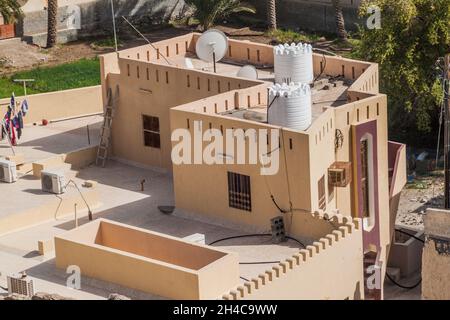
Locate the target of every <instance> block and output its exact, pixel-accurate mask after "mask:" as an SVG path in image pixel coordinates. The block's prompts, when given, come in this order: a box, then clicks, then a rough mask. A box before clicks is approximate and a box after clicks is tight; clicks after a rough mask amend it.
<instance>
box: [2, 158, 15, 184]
mask: <svg viewBox="0 0 450 320" xmlns="http://www.w3.org/2000/svg"><path fill="white" fill-rule="evenodd" d="M0 181H3V182H8V183H12V182H15V181H17V170H16V164H15V162H13V161H9V160H5V159H0Z"/></svg>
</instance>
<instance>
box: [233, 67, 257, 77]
mask: <svg viewBox="0 0 450 320" xmlns="http://www.w3.org/2000/svg"><path fill="white" fill-rule="evenodd" d="M237 76H238V77H240V78H246V79H251V80H258V70H256V68H255V67H254V66H252V65H249V64H248V65H245V66H243V67H242V68H241V69H239V71H238V73H237Z"/></svg>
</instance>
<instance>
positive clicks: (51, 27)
mask: <svg viewBox="0 0 450 320" xmlns="http://www.w3.org/2000/svg"><path fill="white" fill-rule="evenodd" d="M47 14H48V18H47V48H51V47H53V46H54V45H55V44H56V35H57V30H56V27H57V15H58V0H48V7H47Z"/></svg>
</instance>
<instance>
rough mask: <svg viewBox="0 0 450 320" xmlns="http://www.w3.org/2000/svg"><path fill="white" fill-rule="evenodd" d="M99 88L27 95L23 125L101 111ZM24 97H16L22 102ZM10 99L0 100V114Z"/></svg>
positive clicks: (3, 112)
mask: <svg viewBox="0 0 450 320" xmlns="http://www.w3.org/2000/svg"><path fill="white" fill-rule="evenodd" d="M101 92H102V89H101V86H93V87H85V88H79V89H71V90H63V91H56V92H49V93H40V94H33V95H28V96H27V97H26V99H27V101H28V105H29V107H30V109H29V112H28V113H27V115H26V117H24V118H23V120H24V123H25V124H33V123H41V121H42V119H47V120H56V119H62V118H69V117H76V116H82V115H88V114H95V113H101V112H102V111H103V106H102V96H101ZM23 99H24V97H21V96H18V97H16V101H20V102H22V101H23ZM9 102H10V98H5V99H0V112H1V114H2V115H3V114H5V113H6V109H7V107H8V105H9Z"/></svg>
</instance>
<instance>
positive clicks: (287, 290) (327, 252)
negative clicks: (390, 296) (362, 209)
mask: <svg viewBox="0 0 450 320" xmlns="http://www.w3.org/2000/svg"><path fill="white" fill-rule="evenodd" d="M359 224H360V222H359V221H354V222H351V221H348V220H347V221H346V223H345V224H344V225H343V226H341V227H339V229H337V230H335V231H333V232H332V233H331V234H328V235H326V236H324V237H323V238H321V239H320V240H318V241H317V242H315V243H314V244H313V245H311V246H308V247H307V248H306V249H302V250H300V252H299V253H298V254H296V255H294V256H292V257H291V258H289V259H286V260H285V261H283V262H281V263H280V264H279V265H277V266H275V267H273V268H272V269H270V270H267V271H266V272H265V273H264V274H261V275H260V276H259V277H257V278H254V279H251V281H249V282H246V283H245V284H244V285H242V286H239V287H238V288H236V289H235V290H232V291H231V292H230V293H229V294H226V295H224V296H223V298H224V299H226V300H236V299H244V300H248V299H251V300H260V299H262V300H279V299H286V300H301V299H304V300H319V299H321V300H324V299H326V300H328V299H336V300H337V299H363V298H364V284H363V281H364V277H363V269H362V268H361V265H362V263H363V262H362V257H363V252H362V232H361V229H360V225H359Z"/></svg>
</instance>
